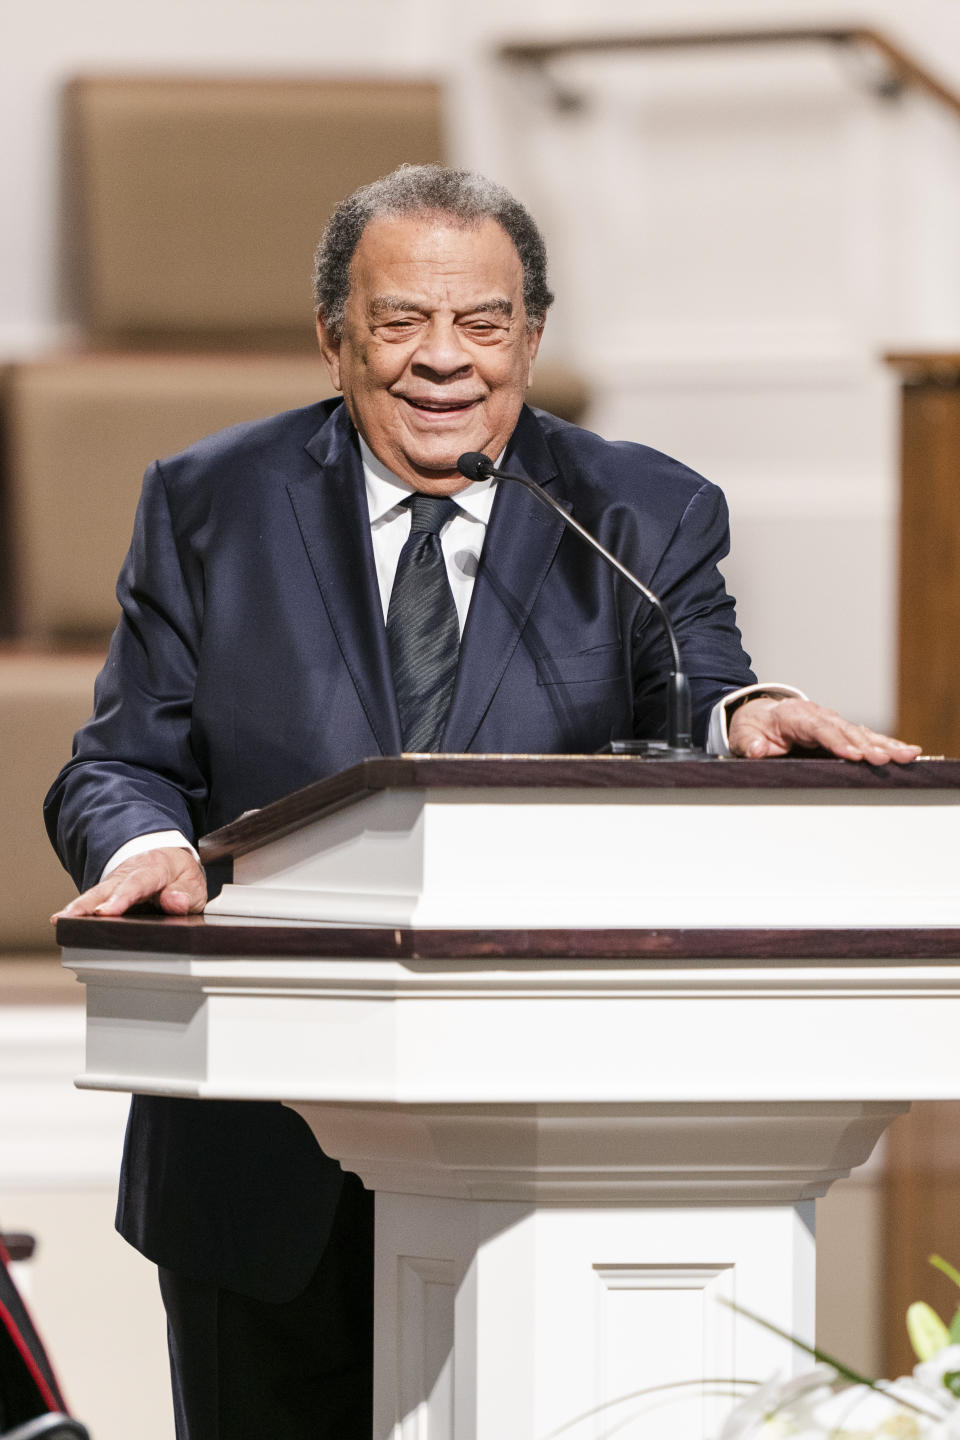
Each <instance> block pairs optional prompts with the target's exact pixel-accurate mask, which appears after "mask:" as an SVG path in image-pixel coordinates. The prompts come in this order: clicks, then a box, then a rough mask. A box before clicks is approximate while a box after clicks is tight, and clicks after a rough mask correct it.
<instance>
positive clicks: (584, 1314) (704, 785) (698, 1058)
mask: <svg viewBox="0 0 960 1440" xmlns="http://www.w3.org/2000/svg"><path fill="white" fill-rule="evenodd" d="M958 804H960V764H957V763H954V762H945V763H939V764H937V763H934V762H929V763H918V764H915V765H914V766H911V767H909V768H908V769H907V770H894V769H893V768H892V767H891V768H890V769H888V770H882V771H881V770H870V769H868V768H866V767H856V766H849V765H845V764H843V763H842V762H835V761H816V760H807V761H779V762H716V763H714V764H709V765H675V764H671V763H669V762H666V763H663V762H657V763H652V764H651V763H649V762H648V763H646V764H645V763H644V762H639V761H635V760H629V759H621V758H619V757H618V758H603V759H582V760H581V759H576V758H565V759H561V758H546V757H544V758H541V757H537V758H527V759H521V758H517V759H510V758H503V757H475V758H471V757H446V756H439V757H434V758H430V759H422V758H417V759H401V760H381V761H369V762H367V763H366V764H365V765H364V766H360V767H357V769H356V770H355V771H351V772H349V773H348V774H347V775H345V776H340V777H336V778H335V779H334V780H331V781H328V782H323V783H321V784H320V785H317V786H313V787H310V789H309V790H307V791H302V792H299V793H298V795H296V796H292V797H289V798H288V799H287V800H286V801H281V802H279V804H278V805H276V806H271V807H269V808H268V809H267V810H264V811H260V812H258V813H256V814H254V815H252V816H250V817H247V818H245V819H243V820H241V821H239V822H236V823H235V824H234V825H232V826H229V827H227V828H226V829H225V830H224V831H221V832H219V833H218V835H217V836H214V837H211V842H210V843H209V844H207V845H206V846H205V849H206V851H207V854H208V856H210V857H214V856H217V855H219V856H223V855H225V854H230V855H232V856H233V857H234V866H235V884H234V885H233V886H232V887H230V888H229V889H227V890H225V891H224V894H223V897H222V899H221V901H220V902H218V904H217V905H216V906H212V907H210V913H209V914H208V915H207V916H206V917H203V918H193V919H188V920H176V919H168V918H163V919H159V918H157V919H154V918H133V917H126V918H124V919H122V920H113V921H110V920H70V921H61V922H60V931H59V933H60V938H61V942H62V943H63V944H64V946H65V952H66V963H67V964H68V965H69V966H70V967H71V968H72V969H74V970H75V971H76V973H77V974H78V976H79V977H80V979H81V980H82V981H83V982H84V983H85V984H86V986H87V1014H88V1021H87V1060H86V1071H85V1074H84V1077H83V1078H82V1080H81V1082H80V1083H81V1084H83V1085H86V1086H92V1087H103V1088H112V1089H116V1088H120V1089H128V1090H136V1091H144V1092H147V1093H155V1094H176V1095H187V1096H195V1097H198V1098H199V1099H201V1100H202V1098H203V1097H205V1096H211V1097H218V1098H238V1099H244V1098H251V1099H252V1098H256V1099H263V1098H274V1099H280V1100H284V1101H286V1102H287V1103H289V1104H292V1105H293V1106H294V1107H295V1108H296V1109H297V1110H298V1111H299V1112H300V1113H301V1114H302V1115H303V1116H304V1117H305V1118H306V1119H307V1121H308V1123H309V1124H310V1126H311V1128H312V1129H313V1131H314V1133H315V1134H316V1136H317V1138H318V1140H319V1141H320V1143H321V1145H322V1146H323V1148H324V1149H325V1150H326V1151H327V1152H328V1153H329V1154H331V1155H333V1156H335V1157H336V1158H337V1159H339V1160H340V1161H341V1163H342V1164H343V1165H344V1166H345V1168H347V1169H350V1170H354V1171H356V1172H357V1173H358V1174H359V1175H360V1176H361V1177H362V1179H363V1180H364V1182H365V1183H366V1184H367V1185H368V1186H369V1187H370V1188H372V1189H374V1190H375V1191H376V1192H377V1265H376V1285H377V1322H376V1323H377V1339H376V1364H375V1372H376V1378H375V1421H374V1437H375V1440H548V1437H552V1440H561V1437H563V1440H588V1437H589V1440H600V1437H601V1436H612V1435H614V1434H616V1435H617V1436H618V1437H620V1440H639V1437H644V1440H648V1437H656V1440H707V1437H710V1436H712V1435H715V1434H716V1433H717V1431H718V1429H719V1426H720V1424H721V1423H722V1417H723V1415H724V1414H725V1413H726V1409H727V1408H728V1406H729V1404H730V1400H729V1393H730V1391H731V1388H732V1386H733V1385H734V1384H735V1383H738V1382H743V1381H746V1380H750V1379H762V1378H765V1377H766V1376H767V1375H768V1374H769V1373H771V1371H773V1370H774V1369H777V1368H780V1369H784V1370H788V1371H789V1370H791V1369H800V1368H804V1367H805V1365H806V1363H807V1362H806V1361H805V1360H804V1359H803V1358H802V1357H801V1356H799V1355H798V1354H797V1353H795V1352H794V1351H793V1350H792V1348H791V1347H789V1346H787V1345H786V1344H784V1343H783V1342H781V1341H779V1340H777V1339H776V1338H775V1337H773V1336H771V1335H770V1334H769V1333H768V1332H767V1331H764V1330H762V1329H761V1328H760V1327H757V1326H755V1325H753V1324H751V1323H750V1322H749V1321H748V1320H746V1319H745V1318H744V1317H743V1316H741V1315H739V1314H738V1313H737V1312H735V1311H734V1310H732V1309H731V1308H729V1306H727V1305H724V1304H722V1303H720V1302H722V1301H724V1300H729V1301H734V1302H735V1303H736V1304H737V1305H740V1306H743V1307H746V1308H747V1309H749V1310H752V1311H755V1312H757V1313H759V1314H760V1315H762V1316H764V1317H766V1318H767V1319H769V1320H771V1321H773V1322H774V1323H775V1324H777V1325H779V1326H781V1327H783V1328H784V1329H786V1330H789V1331H792V1332H795V1333H798V1334H801V1335H803V1336H806V1337H807V1338H812V1334H813V1301H814V1237H813V1208H814V1207H813V1201H814V1198H815V1197H816V1196H817V1195H822V1194H823V1193H824V1192H825V1191H826V1190H827V1188H828V1187H829V1185H830V1184H831V1183H832V1181H833V1180H835V1179H837V1178H838V1177H840V1176H843V1175H845V1174H847V1173H848V1172H849V1170H850V1169H851V1168H852V1167H853V1166H855V1165H858V1164H860V1163H861V1162H862V1161H864V1160H865V1159H866V1158H867V1157H868V1155H869V1154H870V1152H871V1150H872V1148H873V1146H874V1144H875V1142H876V1140H877V1137H878V1136H879V1135H880V1133H881V1132H882V1130H883V1129H884V1127H885V1126H886V1125H887V1124H888V1123H889V1121H890V1120H891V1119H892V1118H893V1117H894V1116H895V1115H897V1114H899V1113H901V1112H902V1111H903V1110H905V1109H906V1108H907V1101H908V1100H909V1099H912V1098H945V1097H955V1096H957V1095H960V1075H958V1063H957V1060H956V1058H955V1052H956V1045H955V1036H956V1033H957V1026H958V1019H960V967H958V963H957V962H958V959H960V900H958V897H957V886H956V880H955V877H956V875H957V873H960V872H958V868H957V861H958V859H960V856H958V850H960V827H958V826H957V823H956V822H957V818H958V816H957V810H956V807H957V805H958ZM798 837H799V838H798ZM812 838H815V843H814V845H813V848H811V839H812ZM684 893H686V912H685V910H684V900H683V896H684ZM804 895H806V896H807V901H806V910H804V908H803V904H804V902H803V897H804ZM304 897H307V898H306V899H305V898H304ZM778 903H780V907H781V908H780V911H779V912H778V910H777V905H778ZM297 906H301V907H302V909H303V910H304V911H305V912H306V913H308V914H309V915H310V917H311V918H310V919H309V920H308V921H303V920H297V919H294V918H291V911H292V909H294V908H296V907H297ZM231 910H232V911H234V912H235V913H229V911H231ZM348 911H349V918H352V920H353V921H354V922H355V923H353V924H348V923H347V920H348V914H347V913H346V912H348ZM685 913H687V914H688V915H689V917H690V918H689V919H688V920H687V923H686V924H684V923H683V917H684V914H685ZM778 913H780V914H781V915H782V916H783V919H782V920H781V923H780V924H779V925H776V924H774V923H773V920H772V917H773V916H774V915H776V914H778ZM757 915H759V916H760V917H762V918H761V919H759V920H756V919H754V918H753V917H755V916H757ZM805 915H806V916H807V917H809V918H807V919H806V920H804V916H805ZM924 915H926V916H927V920H926V922H922V921H921V917H922V916H924ZM458 916H459V918H460V923H459V924H458V923H457V917H458ZM485 916H486V917H488V919H487V923H484V917H485ZM609 916H612V917H613V919H612V920H611V919H610V918H608V917H609ZM552 917H557V918H553V919H552ZM702 1377H708V1378H710V1379H715V1380H718V1381H720V1382H721V1384H720V1385H719V1386H718V1387H712V1386H708V1387H706V1388H703V1387H700V1386H699V1385H697V1384H693V1385H684V1384H683V1383H682V1382H695V1381H697V1380H698V1379H700V1378H702ZM674 1382H681V1383H680V1388H676V1389H664V1388H660V1387H666V1386H671V1385H672V1384H673V1383H674ZM638 1392H647V1393H643V1394H640V1393H638Z"/></svg>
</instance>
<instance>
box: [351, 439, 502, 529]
mask: <svg viewBox="0 0 960 1440" xmlns="http://www.w3.org/2000/svg"><path fill="white" fill-rule="evenodd" d="M357 438H358V439H359V441H360V458H361V460H362V461H363V479H364V484H365V486H366V491H367V507H368V509H369V511H370V524H371V525H375V524H376V522H377V521H378V520H382V519H383V518H384V516H385V515H387V514H389V512H390V511H391V510H394V509H396V508H397V506H398V505H402V504H403V502H404V500H406V498H407V496H408V495H413V494H414V493H415V490H414V486H412V485H408V484H407V482H406V480H401V479H400V478H399V476H397V475H394V474H393V472H392V471H391V470H388V469H387V467H386V465H384V464H383V462H382V461H381V460H378V459H377V457H376V455H374V453H373V451H372V450H371V449H370V446H369V445H368V444H367V442H366V440H364V438H363V436H362V435H358V437H357ZM505 454H506V447H504V449H503V450H502V451H501V453H500V455H499V456H498V458H497V462H496V463H497V464H498V465H499V464H500V462H501V461H502V459H503V457H504V455H505ZM496 493H497V482H496V480H494V479H493V478H490V479H489V480H474V481H473V482H472V483H471V484H470V485H468V486H467V487H466V489H464V490H458V491H457V493H456V495H453V496H451V499H453V500H455V501H456V503H457V505H459V507H460V509H461V510H463V511H465V512H466V514H467V515H469V516H470V518H471V519H473V520H479V521H480V523H481V524H482V525H488V524H489V523H490V511H491V510H492V508H493V499H494V496H495V495H496Z"/></svg>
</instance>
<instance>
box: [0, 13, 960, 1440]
mask: <svg viewBox="0 0 960 1440" xmlns="http://www.w3.org/2000/svg"><path fill="white" fill-rule="evenodd" d="M0 77H2V83H0V121H2V123H0V135H2V137H3V138H2V140H0V174H2V181H0V183H2V187H3V195H4V201H5V203H4V207H3V208H4V224H3V226H2V228H0V443H2V462H0V464H2V469H0V794H2V799H3V820H2V826H0V1228H2V1229H5V1230H8V1231H10V1230H28V1231H31V1232H32V1233H34V1234H35V1235H36V1236H37V1238H38V1242H39V1244H38V1251H37V1254H36V1257H35V1258H34V1259H33V1260H32V1261H30V1262H29V1264H27V1265H25V1266H23V1267H22V1268H21V1270H20V1273H19V1276H18V1278H19V1280H20V1283H21V1284H22V1285H23V1286H24V1288H25V1289H26V1290H27V1292H28V1294H29V1295H30V1296H31V1298H32V1303H33V1305H34V1308H35V1311H36V1317H37V1320H38V1322H39V1325H40V1327H41V1329H42V1330H43V1331H44V1333H45V1335H46V1337H47V1340H48V1342H49V1345H50V1348H51V1350H52V1352H53V1355H54V1358H55V1360H56V1361H57V1362H58V1364H59V1368H60V1371H61V1379H62V1381H63V1384H64V1386H65V1388H66V1390H67V1392H68V1395H69V1398H70V1399H71V1401H72V1404H73V1406H74V1408H75V1410H76V1411H77V1413H78V1414H79V1415H80V1416H81V1418H83V1419H85V1420H87V1421H88V1422H89V1423H90V1425H91V1427H92V1428H93V1430H94V1433H95V1435H96V1437H97V1440H130V1436H131V1434H134V1433H135V1434H136V1435H137V1436H138V1440H172V1434H173V1428H172V1418H171V1414H170V1406H169V1401H168V1398H167V1379H166V1356H165V1349H164V1326H163V1319H162V1314H161V1310H160V1305H159V1298H158V1297H157V1296H156V1294H155V1280H154V1277H153V1272H152V1269H151V1267H150V1266H148V1265H147V1264H146V1262H144V1261H142V1260H141V1259H140V1258H139V1257H138V1256H136V1255H135V1254H134V1252H132V1251H130V1250H128V1249H127V1248H126V1247H125V1246H124V1244H123V1243H122V1242H121V1241H120V1240H119V1239H117V1238H116V1237H115V1236H114V1234H113V1231H112V1211H113V1201H114V1186H115V1180H116V1173H117V1168H118V1163H119V1150H120V1144H121V1139H122V1129H123V1118H124V1114H125V1109H126V1106H125V1102H124V1100H123V1099H122V1097H112V1096H106V1095H81V1094H79V1093H78V1092H75V1091H73V1090H72V1088H71V1083H70V1082H71V1078H72V1075H73V1074H74V1073H75V1072H76V1070H77V1069H78V1068H79V1066H80V1059H79V1055H80V1049H81V1046H82V1038H81V1037H82V1018H81V1009H80V1005H79V998H80V997H79V996H78V995H77V993H76V989H77V987H75V986H74V984H73V982H72V980H71V978H70V977H65V976H63V975H62V973H61V972H60V970H59V966H58V961H57V957H56V955H55V952H54V951H53V949H52V945H51V932H50V930H49V927H48V925H47V923H46V917H47V915H48V914H49V913H50V911H51V910H52V909H53V908H54V907H55V906H56V905H58V904H60V903H62V902H64V901H65V900H66V899H67V898H68V896H69V895H70V893H71V891H72V887H71V884H70V882H69V880H68V879H67V877H66V876H65V875H64V874H63V873H62V872H61V871H60V869H59V866H58V864H57V862H56V860H55V859H54V857H53V856H52V853H51V852H50V851H49V848H48V846H47V843H46V839H45V836H44V835H43V832H42V825H41V822H40V813H39V812H40V802H41V799H42V796H43V793H44V792H45V790H46V787H47V785H48V784H49V782H50V780H51V779H52V777H53V775H54V774H55V772H56V771H57V769H58V768H59V766H60V764H61V763H62V762H63V760H64V759H65V758H66V755H67V754H68V751H69V738H70V735H71V734H72V732H73V731H74V730H75V729H76V727H77V726H78V725H79V724H80V723H82V721H83V720H84V719H85V718H86V715H87V714H88V713H89V708H90V701H91V691H92V683H93V678H94V675H95V674H96V671H97V669H98V668H99V665H100V663H101V661H102V656H103V652H104V647H105V643H106V638H107V636H108V635H109V632H110V630H111V628H112V626H113V624H114V622H115V618H116V604H115V600H114V595H113V583H114V579H115V576H116V572H117V570H118V568H119V565H120V562H121V560H122V558H123V554H124V551H125V548H126V544H127V541H128V538H129V533H130V528H131V524H132V519H133V511H134V507H135V504H136V499H137V494H138V490H139V483H140V477H141V474H142V472H143V469H144V468H145V466H146V465H147V464H148V463H149V462H150V461H151V460H152V459H154V458H155V457H157V456H159V455H163V454H168V453H170V452H172V451H174V450H177V449H179V448H181V447H182V446H183V445H185V444H187V443H189V442H190V441H192V440H194V439H196V438H197V437H199V436H200V435H202V434H205V433H208V432H209V431H211V430H215V429H218V428H220V427H221V426H224V425H227V424H231V423H233V422H235V421H237V420H240V419H246V418H251V417H254V416H257V415H264V414H269V413H272V412H273V411H276V410H279V409H284V408H287V407H289V406H293V405H300V404H305V403H308V402H309V401H311V400H313V399H315V398H320V397H321V396H322V395H325V394H328V393H330V392H329V388H328V384H327V379H326V375H325V372H324V370H323V367H322V365H321V362H320V360H319V357H318V356H317V355H316V353H315V346H314V339H313V322H312V315H311V306H310V287H309V274H310V265H311V255H312V250H313V246H314V244H315V241H316V239H317V237H318V235H319V232H320V230H321V228H322V226H323V223H324V220H325V218H326V216H327V214H328V213H329V210H330V208H331V206H332V204H333V203H335V202H336V200H338V199H339V198H341V197H342V196H343V195H344V194H345V193H347V192H348V191H349V190H351V189H352V188H354V187H355V186H356V185H358V184H361V183H363V182H365V181H367V180H369V179H372V178H374V177H375V176H377V175H380V174H383V173H385V172H386V171H388V170H390V169H392V168H393V167H394V166H395V165H396V164H398V163H400V162H401V161H404V160H443V161H448V162H451V163H455V164H463V165H467V166H470V167H473V168H478V169H481V170H484V171H486V172H487V173H489V174H490V175H492V176H494V177H495V178H497V179H498V180H501V181H503V182H504V183H506V184H507V185H508V186H510V187H511V188H512V189H514V190H515V191H516V193H518V194H519V196H520V197H521V198H522V199H523V200H524V201H525V202H526V203H527V204H528V205H529V206H530V208H531V209H532V211H533V212H534V214H535V215H536V216H537V217H538V218H539V220H540V221H541V224H542V226H543V228H544V231H545V233H546V236H547V240H548V244H549V246H550V250H551V255H552V274H553V282H554V288H555V290H556V292H557V296H558V299H557V304H556V307H555V309H554V311H553V313H552V315H551V318H550V322H549V324H548V327H547V337H546V340H545V344H544V349H543V351H542V357H543V359H542V363H541V364H540V365H539V367H538V377H537V385H536V390H535V393H534V395H533V397H532V399H533V400H534V403H537V404H541V405H543V406H545V407H546V408H548V409H552V410H554V411H557V412H558V413H560V414H563V415H565V416H567V417H568V418H571V419H576V420H579V421H580V422H581V423H584V424H587V425H589V426H590V427H592V428H594V429H596V430H598V431H600V432H601V433H603V434H604V435H607V436H608V437H610V438H612V439H632V440H641V441H644V442H645V443H647V444H650V445H653V446H655V447H657V448H659V449H662V450H666V451H667V452H669V453H671V454H674V455H676V456H678V457H679V458H681V459H682V460H684V461H685V462H686V463H688V464H689V465H691V466H693V467H694V468H695V469H697V470H700V471H701V472H703V473H704V474H705V475H707V476H709V478H711V479H712V480H714V481H716V482H718V483H719V484H720V485H722V486H723V488H724V489H725V491H726V493H727V496H728V499H729V501H730V507H731V516H732V529H733V553H732V555H731V557H730V560H729V562H728V564H727V566H726V567H725V568H726V574H727V579H728V583H729V585H730V588H731V589H732V590H733V592H734V593H735V594H736V595H737V597H738V600H739V613H740V621H741V627H742V629H743V632H744V635H745V638H746V643H747V648H748V649H749V650H750V652H751V653H752V655H753V656H754V661H755V667H756V668H757V670H758V671H759V672H760V674H761V676H762V677H763V678H765V679H767V680H787V681H790V682H792V683H794V684H797V685H800V686H802V687H803V688H805V689H806V690H807V691H808V692H809V693H810V694H811V695H814V696H815V697H816V698H818V699H820V700H822V701H824V702H825V703H829V704H832V705H834V706H836V707H837V708H838V709H840V710H842V711H844V712H846V713H848V714H850V715H851V716H852V717H854V718H858V719H862V720H865V721H867V722H869V723H870V724H872V725H875V726H877V727H879V728H881V729H891V728H893V727H897V726H898V727H899V728H900V731H901V733H903V735H904V737H905V738H907V739H911V740H913V739H916V740H919V741H921V742H922V743H923V744H924V745H925V746H926V748H927V749H928V750H929V751H931V752H933V753H947V754H952V755H957V754H960V703H958V702H960V695H958V689H960V680H958V677H957V674H956V673H955V672H956V669H957V667H956V665H955V659H954V657H955V652H956V641H955V637H956V633H957V625H956V622H957V619H958V618H960V564H958V559H960V555H958V551H960V499H958V485H957V472H958V461H960V5H958V3H957V0H913V3H912V4H911V5H910V6H909V7H907V6H904V5H903V4H902V3H900V0H862V3H848V4H846V5H843V6H841V5H836V4H827V3H817V0H807V3H800V4H791V3H788V0H762V3H753V4H748V3H740V4H733V3H727V0H701V3H694V0H672V3H655V0H593V3H592V4H591V5H590V6H589V7H585V6H584V5H582V4H581V3H574V0H526V3H525V4H524V5H522V6H518V5H517V4H516V3H515V0H514V3H510V0H485V3H484V5H483V6H482V7H481V6H473V5H470V4H460V5H452V4H449V3H447V0H352V3H350V4H349V5H347V4H343V5H340V4H334V3H329V0H328V3H326V4H324V3H319V0H162V3H161V0H123V3H121V0H86V3H85V4H84V5H82V6H79V5H77V4H75V3H73V0H31V3H30V4H29V5H28V6H27V5H24V6H17V7H14V6H12V5H8V6H6V7H5V8H4V12H3V15H2V16H0ZM797 863H811V861H810V857H797ZM958 1199H960V1122H958V1121H957V1118H956V1109H955V1107H953V1106H949V1105H942V1106H938V1105H926V1106H921V1107H917V1109H916V1110H915V1112H914V1114H913V1115H912V1116H911V1117H907V1118H906V1119H905V1120H904V1121H901V1122H898V1124H897V1126H895V1127H894V1128H893V1130H892V1131H891V1132H890V1133H889V1135H888V1137H887V1142H886V1144H885V1145H884V1147H883V1149H882V1151H881V1152H880V1153H878V1155H877V1156H876V1157H875V1159H874V1160H873V1161H872V1162H871V1164H870V1165H869V1166H867V1167H865V1168H864V1169H863V1170H862V1171H861V1172H859V1173H858V1174H857V1175H856V1176H854V1177H853V1178H852V1179H851V1180H850V1181H847V1182H844V1183H843V1184H841V1185H837V1186H836V1187H835V1188H834V1190H833V1191H832V1192H831V1194H830V1196H829V1197H828V1198H827V1199H826V1200H825V1201H823V1202H821V1203H820V1206H819V1216H818V1232H819V1243H820V1251H819V1254H820V1262H819V1266H820V1272H821V1282H822V1283H821V1296H820V1311H819V1321H818V1324H819V1332H820V1334H819V1338H820V1341H821V1343H822V1344H823V1345H825V1346H826V1347H827V1348H829V1349H833V1350H835V1351H839V1352H840V1353H841V1354H842V1355H843V1356H844V1357H845V1358H847V1359H848V1360H849V1361H851V1362H853V1363H855V1364H859V1365H861V1366H862V1367H864V1368H866V1369H867V1370H868V1371H871V1372H874V1373H880V1372H886V1373H897V1372H898V1371H900V1370H902V1369H903V1368H905V1367H906V1366H907V1365H908V1363H909V1357H908V1355H907V1354H906V1352H905V1350H904V1348H903V1344H902V1339H901V1334H902V1318H901V1317H902V1312H903V1309H904V1307H905V1304H906V1302H907V1300H908V1299H912V1298H915V1297H919V1296H921V1295H922V1296H924V1297H925V1298H928V1299H930V1300H931V1301H932V1302H934V1303H935V1304H937V1305H938V1306H939V1307H940V1308H941V1309H942V1310H943V1311H944V1312H950V1311H951V1310H952V1305H953V1299H952V1297H951V1295H950V1293H949V1290H947V1289H945V1288H941V1286H943V1287H945V1286H946V1282H945V1281H942V1280H941V1279H940V1277H937V1276H935V1275H934V1274H933V1272H928V1271H927V1269H926V1267H925V1264H924V1257H925V1255H926V1254H928V1253H929V1251H930V1250H931V1249H937V1250H940V1251H942V1252H943V1253H944V1254H946V1255H947V1256H948V1257H951V1258H952V1259H953V1260H954V1261H955V1262H956V1263H960V1233H958V1231H960V1227H958V1223H957V1213H958V1206H957V1201H958ZM134 1411H135V1412H136V1413H137V1415H138V1417H139V1418H138V1420H137V1422H136V1428H135V1430H131V1428H130V1415H131V1413H133V1412H134Z"/></svg>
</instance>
